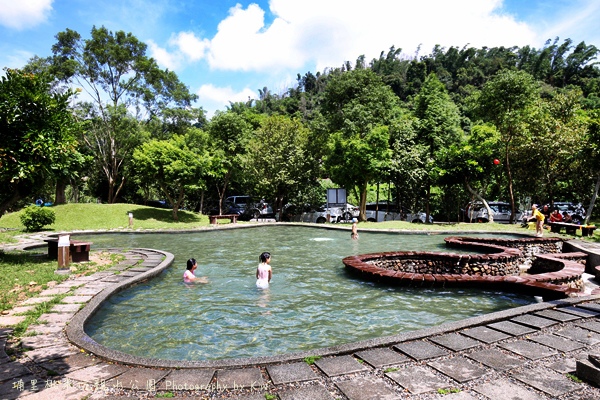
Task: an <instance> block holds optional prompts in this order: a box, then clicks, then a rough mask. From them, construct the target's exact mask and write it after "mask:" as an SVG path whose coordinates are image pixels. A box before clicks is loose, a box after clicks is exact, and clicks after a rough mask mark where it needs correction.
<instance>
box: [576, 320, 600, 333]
mask: <svg viewBox="0 0 600 400" xmlns="http://www.w3.org/2000/svg"><path fill="white" fill-rule="evenodd" d="M575 325H577V326H580V327H582V328H583V329H588V330H590V331H593V332H596V333H600V322H598V321H596V320H591V321H590V320H587V321H585V322H580V323H577V324H575Z"/></svg>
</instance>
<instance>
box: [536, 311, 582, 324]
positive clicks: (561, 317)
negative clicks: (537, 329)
mask: <svg viewBox="0 0 600 400" xmlns="http://www.w3.org/2000/svg"><path fill="white" fill-rule="evenodd" d="M534 315H537V316H538V317H542V318H549V319H553V320H555V321H558V322H569V321H575V320H578V319H581V317H580V316H578V315H573V314H570V313H565V312H562V311H558V310H543V311H538V312H536V313H534Z"/></svg>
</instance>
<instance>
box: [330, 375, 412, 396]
mask: <svg viewBox="0 0 600 400" xmlns="http://www.w3.org/2000/svg"><path fill="white" fill-rule="evenodd" d="M336 386H337V387H338V388H339V389H340V390H341V391H342V393H344V395H345V396H346V397H348V399H349V400H374V399H377V400H396V399H399V398H400V396H399V395H398V394H397V393H396V392H394V391H393V390H392V389H390V388H389V387H387V386H386V383H385V382H384V381H383V379H378V378H370V379H368V378H360V379H351V380H349V381H343V382H338V383H336Z"/></svg>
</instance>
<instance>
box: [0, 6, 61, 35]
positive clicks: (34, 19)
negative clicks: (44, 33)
mask: <svg viewBox="0 0 600 400" xmlns="http://www.w3.org/2000/svg"><path fill="white" fill-rule="evenodd" d="M52 2H53V0H0V25H4V26H6V27H8V28H14V29H17V30H21V29H26V28H31V27H33V26H35V25H38V24H40V23H42V22H44V21H46V19H47V18H48V15H49V14H50V12H51V11H52Z"/></svg>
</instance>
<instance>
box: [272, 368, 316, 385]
mask: <svg viewBox="0 0 600 400" xmlns="http://www.w3.org/2000/svg"><path fill="white" fill-rule="evenodd" d="M267 371H268V372H269V376H270V377H271V380H272V381H273V383H274V384H276V385H279V384H282V383H290V382H305V381H312V380H314V379H318V375H317V374H316V373H315V371H313V369H312V368H311V367H310V366H309V365H308V364H307V363H305V362H297V363H292V364H280V365H269V366H268V367H267Z"/></svg>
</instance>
